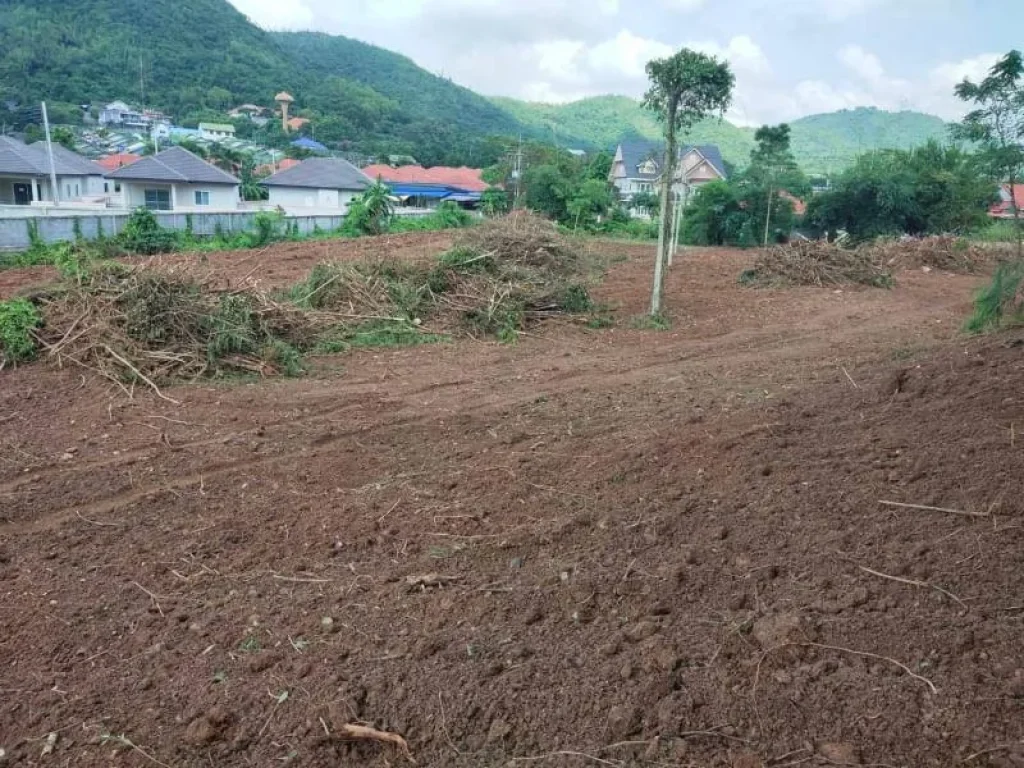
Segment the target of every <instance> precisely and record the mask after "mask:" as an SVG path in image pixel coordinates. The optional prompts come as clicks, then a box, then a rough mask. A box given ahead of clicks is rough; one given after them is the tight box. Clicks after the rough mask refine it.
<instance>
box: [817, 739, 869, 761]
mask: <svg viewBox="0 0 1024 768" xmlns="http://www.w3.org/2000/svg"><path fill="white" fill-rule="evenodd" d="M818 754H819V755H821V756H822V757H824V758H825V759H826V760H828V761H829V762H832V763H838V764H840V765H860V752H858V751H857V748H856V747H855V746H853V745H852V744H841V743H828V744H821V745H819V746H818Z"/></svg>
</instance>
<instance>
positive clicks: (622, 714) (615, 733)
mask: <svg viewBox="0 0 1024 768" xmlns="http://www.w3.org/2000/svg"><path fill="white" fill-rule="evenodd" d="M639 725H640V710H639V709H637V708H636V707H634V706H633V705H631V704H616V705H615V706H614V707H612V708H611V709H610V710H609V711H608V719H607V721H606V729H607V735H608V738H609V739H610V740H612V741H624V740H626V739H628V738H629V737H630V736H632V735H633V734H634V733H635V732H636V730H637V728H638V727H639Z"/></svg>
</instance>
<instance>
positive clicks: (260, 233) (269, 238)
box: [252, 211, 291, 248]
mask: <svg viewBox="0 0 1024 768" xmlns="http://www.w3.org/2000/svg"><path fill="white" fill-rule="evenodd" d="M253 224H255V225H256V232H255V233H254V234H253V237H252V247H254V248H262V247H264V246H266V245H270V244H271V243H273V242H275V241H277V240H280V239H281V238H282V237H284V236H286V235H288V234H290V232H291V230H290V229H289V227H288V223H287V222H286V221H285V218H284V214H282V213H280V212H278V211H260V212H259V213H257V214H256V217H255V218H254V219H253Z"/></svg>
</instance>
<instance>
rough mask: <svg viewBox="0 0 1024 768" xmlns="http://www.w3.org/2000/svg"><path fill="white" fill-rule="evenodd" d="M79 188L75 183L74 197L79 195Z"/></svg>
mask: <svg viewBox="0 0 1024 768" xmlns="http://www.w3.org/2000/svg"><path fill="white" fill-rule="evenodd" d="M79 189H80V187H79V186H78V185H77V184H75V197H78V196H79V195H81V192H79V191H78V190H79Z"/></svg>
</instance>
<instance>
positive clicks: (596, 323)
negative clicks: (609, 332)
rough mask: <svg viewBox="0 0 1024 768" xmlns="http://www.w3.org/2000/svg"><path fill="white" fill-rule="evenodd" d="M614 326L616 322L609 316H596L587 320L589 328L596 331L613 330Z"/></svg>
mask: <svg viewBox="0 0 1024 768" xmlns="http://www.w3.org/2000/svg"><path fill="white" fill-rule="evenodd" d="M614 326H615V321H614V320H612V318H611V317H609V316H608V315H594V316H593V317H591V318H590V319H589V320H587V328H590V329H592V330H595V331H597V330H601V329H603V328H613V327H614Z"/></svg>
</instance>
